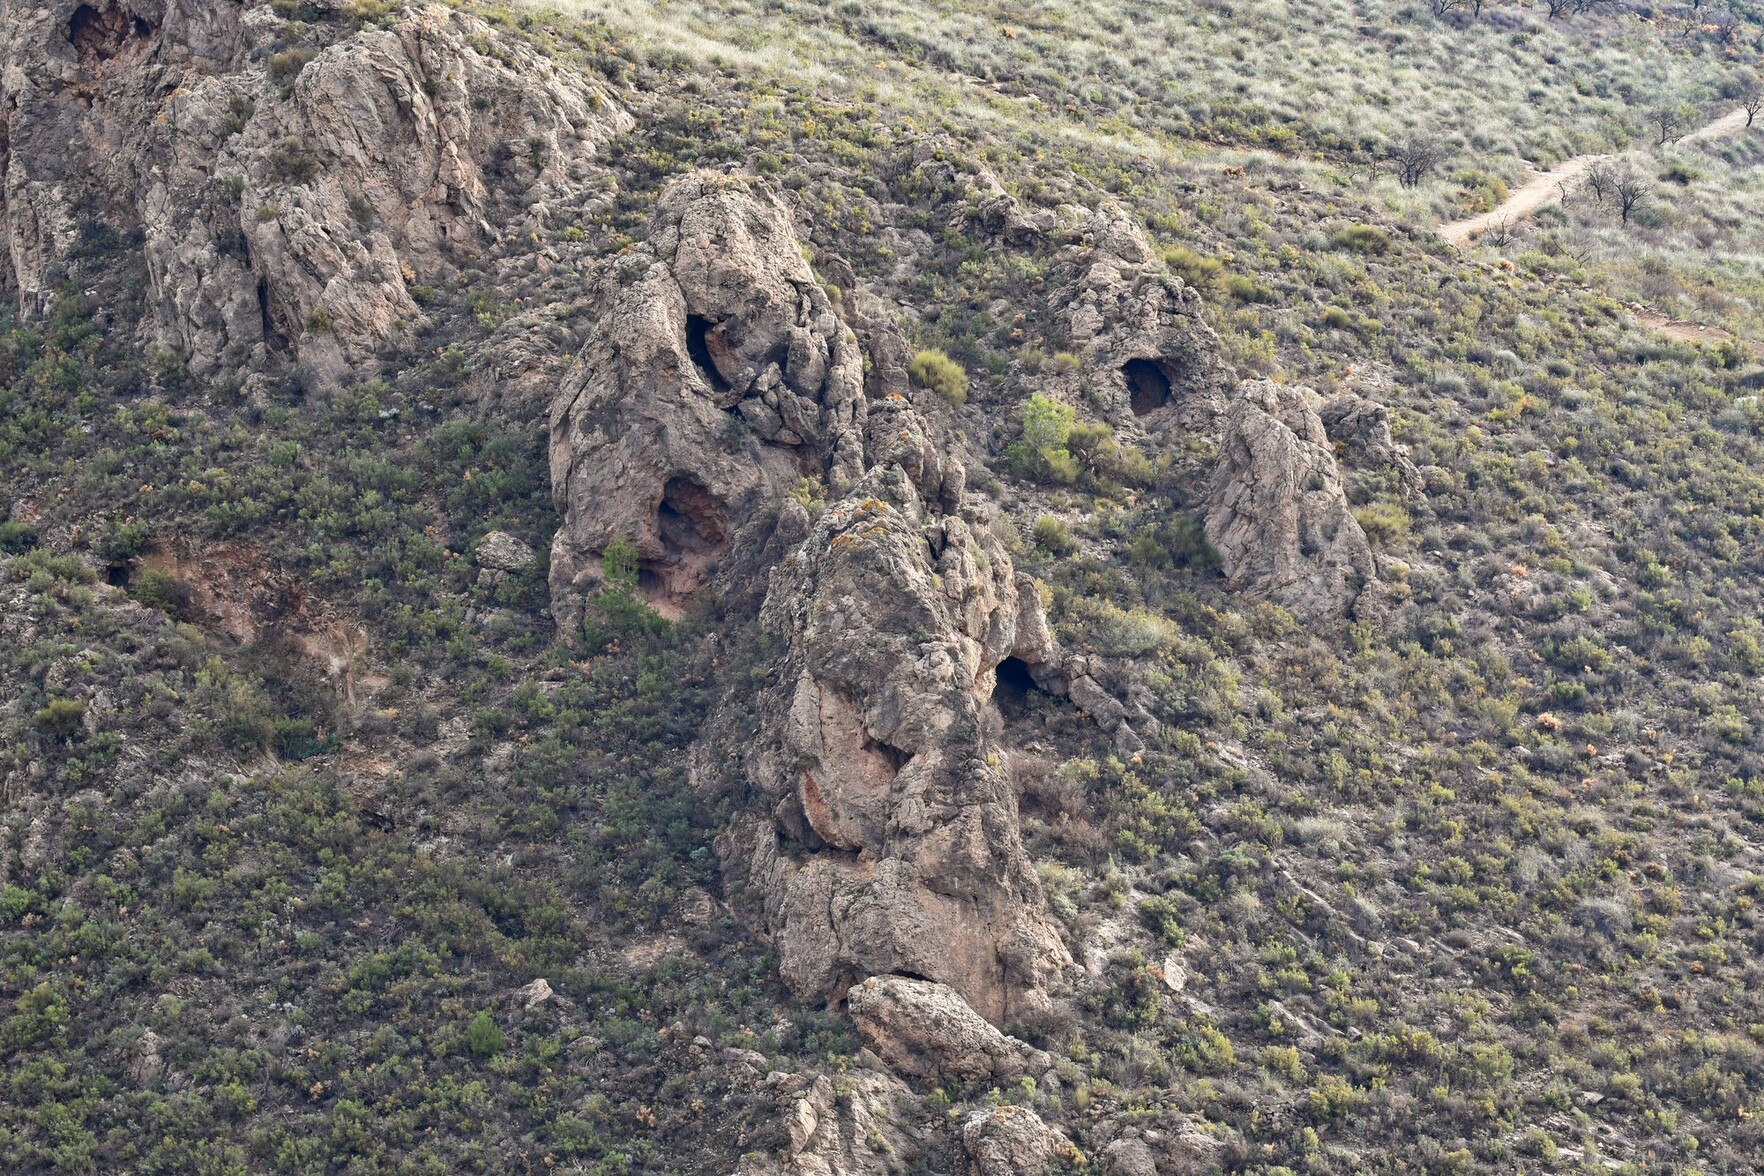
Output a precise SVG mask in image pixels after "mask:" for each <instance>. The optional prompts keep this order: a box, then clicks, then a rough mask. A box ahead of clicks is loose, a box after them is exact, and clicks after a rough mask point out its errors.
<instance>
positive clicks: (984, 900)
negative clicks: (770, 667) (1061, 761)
mask: <svg viewBox="0 0 1764 1176" xmlns="http://www.w3.org/2000/svg"><path fill="white" fill-rule="evenodd" d="M1026 615H1027V618H1028V619H1025V618H1026ZM761 623H762V625H763V626H764V627H765V628H766V630H767V631H768V632H770V633H772V634H774V635H776V636H777V637H778V638H779V639H780V640H782V641H784V642H786V643H787V646H786V648H787V653H786V654H785V657H784V662H783V667H782V683H783V685H782V686H781V688H780V694H779V698H778V707H779V711H780V712H781V713H780V720H781V721H780V722H778V723H777V724H776V726H775V728H774V730H775V736H776V737H775V739H774V740H772V741H768V742H766V743H765V744H763V745H762V746H761V747H760V748H759V749H758V750H757V751H756V752H755V754H754V755H753V756H752V758H751V759H750V766H749V774H750V776H751V777H752V778H753V780H754V782H755V783H756V784H757V785H758V786H759V787H760V788H761V789H762V790H763V791H764V793H765V794H766V795H767V796H768V797H769V798H770V799H771V801H772V804H773V816H772V819H770V820H764V821H752V822H749V823H747V824H746V825H745V826H738V827H737V828H736V829H735V830H732V831H731V837H730V840H729V845H730V846H731V847H732V848H734V852H733V853H732V854H731V857H732V858H733V859H734V860H737V861H739V862H741V863H742V865H741V866H739V867H738V869H737V872H738V874H744V877H742V878H740V880H741V881H745V882H746V883H747V885H748V886H749V887H750V888H751V889H753V890H754V891H755V892H756V894H757V895H758V896H759V901H760V902H761V904H762V906H763V909H764V917H765V923H766V925H767V926H768V928H769V929H770V931H771V933H772V935H773V936H774V937H775V939H776V941H777V946H778V953H779V959H780V965H781V968H782V971H783V974H784V978H785V980H786V982H787V983H789V984H790V985H791V987H792V988H793V989H795V990H796V991H797V992H798V993H799V994H800V995H803V996H805V997H808V998H811V999H818V1000H837V999H838V998H839V997H840V996H842V995H844V994H845V992H846V990H847V989H848V988H849V987H850V986H851V985H852V984H853V983H855V982H856V981H858V980H859V979H862V978H864V977H869V976H876V975H881V974H886V973H899V974H903V975H912V976H920V977H926V978H929V979H931V980H936V981H941V982H943V983H945V984H948V985H950V986H951V987H952V988H954V989H955V990H956V991H957V992H959V993H960V994H961V995H962V997H963V998H965V999H966V1000H967V1001H968V1003H969V1004H971V1005H972V1006H973V1007H974V1009H976V1010H978V1011H979V1012H980V1013H981V1014H982V1015H984V1016H986V1017H988V1018H991V1019H993V1020H1000V1019H1003V1018H1004V1017H1006V1016H1008V1015H1010V1014H1011V1013H1012V1012H1014V1011H1017V1010H1020V1009H1022V1008H1024V1007H1026V1006H1028V1005H1032V1004H1035V1003H1037V1002H1038V1001H1039V1000H1040V999H1041V996H1040V994H1041V992H1042V990H1043V989H1044V987H1045V986H1046V984H1047V983H1048V981H1049V980H1051V979H1052V977H1053V975H1054V974H1055V973H1057V971H1058V970H1059V969H1061V968H1062V967H1064V966H1065V965H1066V964H1067V963H1068V962H1069V959H1068V956H1067V953H1066V950H1065V948H1064V947H1063V945H1062V944H1061V942H1060V939H1059V937H1058V935H1057V934H1056V933H1055V932H1054V930H1053V928H1052V926H1051V925H1050V924H1049V923H1048V922H1047V920H1046V917H1045V915H1044V914H1043V913H1042V896H1041V889H1040V884H1039V882H1038V881H1037V879H1036V877H1035V873H1034V870H1033V869H1032V867H1031V865H1030V862H1029V860H1028V857H1027V855H1026V854H1025V853H1024V851H1023V848H1022V844H1021V840H1020V837H1019V833H1018V825H1017V808H1016V798H1015V794H1014V792H1013V791H1012V788H1011V785H1010V780H1009V778H1008V775H1007V773H1006V770H1005V768H1004V760H1003V757H1002V755H1001V754H1000V752H1001V749H999V748H998V747H996V746H994V745H993V744H991V743H990V741H989V739H988V738H987V736H986V735H985V734H984V727H983V724H982V722H981V707H982V706H983V705H984V704H985V702H986V701H987V700H988V699H989V698H990V696H991V693H992V690H993V688H994V684H995V679H996V672H997V667H998V665H999V664H1000V663H1002V662H1003V661H1004V659H1005V658H1007V657H1017V658H1019V659H1020V660H1022V661H1023V662H1024V663H1025V664H1027V665H1035V664H1038V663H1041V662H1044V661H1046V660H1047V659H1048V658H1049V657H1050V656H1051V649H1050V647H1049V638H1048V637H1047V630H1046V625H1045V622H1044V621H1042V620H1041V618H1040V601H1039V598H1038V597H1037V596H1036V595H1035V592H1034V588H1033V585H1031V584H1028V583H1026V582H1024V581H1021V580H1019V579H1018V578H1017V577H1016V576H1015V574H1014V573H1013V572H1012V570H1011V563H1010V557H1009V555H1008V554H1007V553H1006V552H1005V550H1004V549H1003V546H1002V545H1001V544H1000V543H999V542H998V540H997V539H996V537H994V536H993V534H992V533H991V531H990V529H989V528H988V527H987V526H986V524H985V520H984V518H983V517H982V516H978V515H967V516H965V515H951V514H945V515H941V516H937V515H933V514H932V513H931V512H930V511H928V510H927V508H926V504H925V502H924V499H923V498H922V497H921V495H920V492H919V490H918V488H917V487H916V486H915V485H914V483H913V482H912V481H911V480H910V479H909V478H908V476H907V475H906V473H905V471H904V470H903V468H902V466H901V465H900V464H899V463H898V462H897V463H891V464H890V465H887V466H882V467H879V468H877V469H875V470H873V471H872V472H871V474H870V475H868V476H867V477H866V479H865V481H864V482H863V483H862V484H861V485H860V487H859V488H858V492H857V493H854V494H853V495H852V496H851V497H849V498H847V499H846V500H845V501H843V502H841V503H840V504H839V505H837V506H835V507H834V508H833V509H831V510H829V511H828V512H827V513H826V514H825V515H824V516H823V517H822V518H821V520H820V521H819V522H818V523H817V524H816V526H815V528H814V530H813V531H812V532H811V533H810V534H809V536H808V538H807V539H806V540H805V541H804V542H803V543H802V544H801V545H800V546H799V547H798V548H797V549H796V550H795V551H794V552H792V553H791V554H790V556H789V557H788V558H787V559H786V560H785V561H784V562H783V564H781V565H780V566H779V567H778V568H776V569H775V570H774V571H773V573H772V579H771V587H770V591H769V592H768V594H767V598H766V604H765V607H764V609H763V611H762V613H761ZM743 845H744V847H743Z"/></svg>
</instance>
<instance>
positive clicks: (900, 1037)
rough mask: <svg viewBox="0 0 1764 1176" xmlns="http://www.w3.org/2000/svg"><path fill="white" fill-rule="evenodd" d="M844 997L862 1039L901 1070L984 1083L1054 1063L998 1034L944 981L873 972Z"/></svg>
mask: <svg viewBox="0 0 1764 1176" xmlns="http://www.w3.org/2000/svg"><path fill="white" fill-rule="evenodd" d="M845 999H846V1006H847V1007H848V1008H849V1009H850V1010H851V1017H852V1020H853V1021H854V1022H856V1024H857V1027H858V1031H859V1032H861V1033H862V1034H863V1035H864V1039H865V1040H866V1041H868V1042H869V1043H870V1045H871V1046H872V1047H873V1048H874V1049H875V1050H876V1052H877V1053H878V1054H880V1055H881V1056H882V1059H883V1060H884V1061H886V1062H887V1063H888V1064H889V1065H891V1066H893V1067H894V1068H895V1069H896V1070H898V1071H900V1072H901V1073H903V1074H911V1075H913V1076H915V1077H918V1078H923V1079H925V1080H927V1081H929V1082H933V1083H937V1082H942V1081H944V1080H946V1079H949V1078H958V1079H961V1080H963V1081H985V1080H989V1079H995V1078H997V1079H1003V1078H1014V1077H1016V1076H1017V1075H1018V1074H1022V1073H1024V1072H1029V1073H1034V1074H1038V1073H1041V1072H1043V1071H1045V1070H1046V1069H1047V1068H1048V1067H1049V1066H1051V1065H1052V1064H1053V1059H1052V1058H1051V1057H1049V1056H1048V1054H1047V1053H1046V1052H1044V1051H1042V1050H1038V1049H1036V1048H1034V1047H1033V1046H1031V1045H1029V1044H1028V1043H1026V1042H1022V1041H1019V1040H1017V1039H1016V1038H1014V1037H1007V1036H1006V1035H1005V1034H1003V1033H1001V1032H999V1031H998V1030H997V1029H995V1028H994V1027H993V1026H992V1025H991V1024H989V1023H988V1022H987V1021H986V1020H984V1019H983V1018H982V1017H981V1016H980V1015H979V1014H978V1013H976V1012H974V1010H973V1009H971V1008H969V1007H968V1004H967V1002H966V1001H964V1000H963V999H962V998H961V996H960V995H958V994H957V993H956V992H955V990H954V989H952V988H950V987H949V986H948V985H946V984H933V983H931V982H930V981H927V980H912V979H908V978H907V977H904V976H872V977H870V978H869V979H868V980H865V981H864V982H863V983H862V984H858V985H856V986H854V987H853V988H852V989H851V991H850V992H848V993H846V998H845Z"/></svg>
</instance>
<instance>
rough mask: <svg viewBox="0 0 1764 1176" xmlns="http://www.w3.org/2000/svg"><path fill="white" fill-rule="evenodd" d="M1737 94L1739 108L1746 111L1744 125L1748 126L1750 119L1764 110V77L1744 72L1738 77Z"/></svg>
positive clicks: (1750, 123)
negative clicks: (1744, 73)
mask: <svg viewBox="0 0 1764 1176" xmlns="http://www.w3.org/2000/svg"><path fill="white" fill-rule="evenodd" d="M1737 96H1738V98H1739V104H1740V109H1741V110H1743V111H1745V112H1746V125H1747V126H1748V127H1749V126H1751V125H1752V120H1753V119H1754V118H1756V117H1758V112H1759V111H1760V110H1764V77H1760V76H1758V75H1757V74H1746V75H1745V76H1744V77H1742V78H1740V83H1739V94H1738V95H1737Z"/></svg>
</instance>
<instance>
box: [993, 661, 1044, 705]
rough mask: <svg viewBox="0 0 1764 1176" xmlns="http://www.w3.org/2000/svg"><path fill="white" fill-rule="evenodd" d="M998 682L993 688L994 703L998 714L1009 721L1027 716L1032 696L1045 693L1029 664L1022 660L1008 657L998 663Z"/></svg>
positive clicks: (996, 674) (996, 671) (995, 672)
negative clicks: (1037, 683) (1036, 681)
mask: <svg viewBox="0 0 1764 1176" xmlns="http://www.w3.org/2000/svg"><path fill="white" fill-rule="evenodd" d="M994 676H995V678H996V682H995V684H994V686H993V688H992V703H993V705H994V706H996V707H998V713H999V714H1001V715H1003V716H1004V717H1006V718H1007V719H1014V718H1018V717H1021V716H1022V715H1024V714H1026V713H1027V712H1028V710H1029V697H1030V695H1031V694H1036V693H1044V691H1042V689H1041V687H1040V686H1038V685H1036V683H1035V675H1034V674H1032V673H1031V672H1030V670H1029V663H1027V662H1025V661H1024V660H1023V659H1022V658H1018V657H1007V658H1005V659H1004V660H1003V661H1001V662H999V663H998V669H997V670H995V671H994Z"/></svg>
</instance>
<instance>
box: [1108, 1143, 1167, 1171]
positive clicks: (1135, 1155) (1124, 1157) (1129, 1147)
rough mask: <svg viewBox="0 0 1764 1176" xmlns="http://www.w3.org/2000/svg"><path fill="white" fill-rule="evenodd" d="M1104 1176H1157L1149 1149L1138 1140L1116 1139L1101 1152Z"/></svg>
mask: <svg viewBox="0 0 1764 1176" xmlns="http://www.w3.org/2000/svg"><path fill="white" fill-rule="evenodd" d="M1101 1160H1102V1164H1101V1167H1102V1170H1103V1174H1104V1176H1158V1163H1157V1160H1156V1159H1155V1158H1154V1157H1153V1156H1152V1151H1151V1148H1149V1147H1147V1146H1146V1145H1145V1143H1144V1142H1143V1141H1141V1140H1138V1139H1117V1140H1115V1142H1113V1143H1111V1144H1109V1146H1107V1147H1105V1148H1104V1149H1103V1151H1102V1156H1101Z"/></svg>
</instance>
